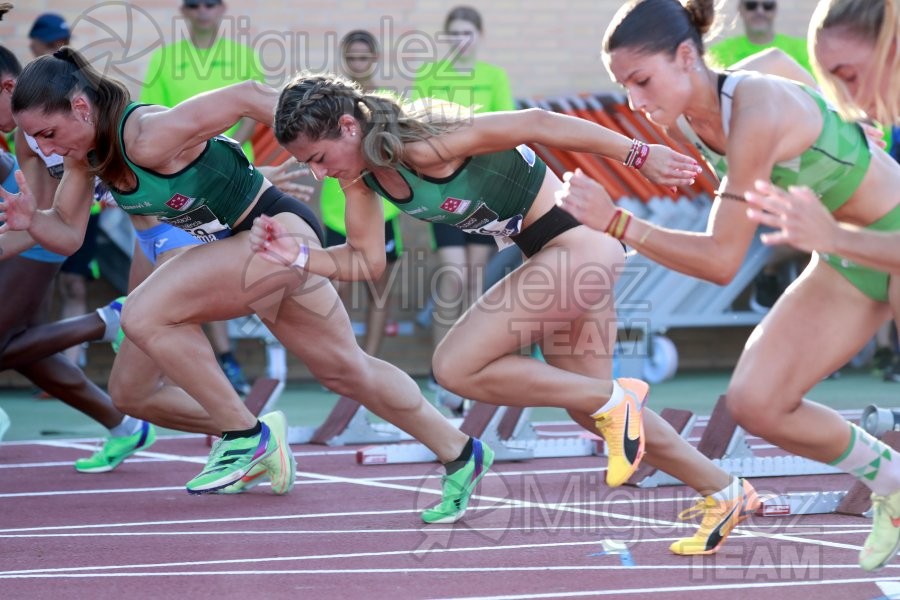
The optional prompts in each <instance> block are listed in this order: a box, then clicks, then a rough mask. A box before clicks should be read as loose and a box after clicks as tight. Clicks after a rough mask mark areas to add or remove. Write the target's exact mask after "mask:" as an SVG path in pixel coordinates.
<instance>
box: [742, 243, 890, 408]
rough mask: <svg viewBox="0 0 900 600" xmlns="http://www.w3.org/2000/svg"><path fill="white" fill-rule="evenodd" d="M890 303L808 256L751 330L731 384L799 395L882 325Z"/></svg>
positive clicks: (841, 363)
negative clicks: (869, 294)
mask: <svg viewBox="0 0 900 600" xmlns="http://www.w3.org/2000/svg"><path fill="white" fill-rule="evenodd" d="M889 313H890V310H889V306H888V304H886V303H883V302H876V301H874V300H872V299H870V298H868V297H867V296H865V295H864V294H863V293H862V292H860V291H859V290H858V289H856V288H855V287H853V286H852V285H851V284H850V283H849V282H848V281H847V280H846V279H845V278H844V277H843V276H841V275H840V274H839V273H838V272H837V271H835V270H834V269H832V268H831V267H830V266H829V265H828V264H826V263H825V262H824V261H821V260H813V262H812V263H810V266H809V267H807V269H806V270H805V271H804V272H803V274H802V275H801V276H800V278H799V279H798V280H797V281H796V282H794V284H793V285H792V286H791V287H790V288H789V289H788V291H787V292H786V293H785V294H784V295H782V297H781V298H780V299H779V300H778V302H776V304H775V306H774V307H773V309H772V310H771V311H770V312H769V313H768V314H767V315H766V317H765V319H763V321H762V322H761V323H760V324H759V325H758V326H757V327H756V329H754V331H753V333H752V334H751V336H750V339H749V340H748V341H747V345H746V347H745V349H744V352H743V354H742V355H741V358H740V360H739V361H738V365H737V367H736V368H735V372H734V376H733V378H732V386H750V387H752V388H753V389H754V390H756V391H757V392H759V393H761V394H770V395H771V397H772V398H773V401H777V398H782V397H784V398H790V397H794V398H799V397H800V396H802V395H804V394H806V393H807V392H808V391H809V390H810V389H811V388H812V387H813V386H814V385H815V384H816V383H818V382H819V381H821V380H822V379H823V378H824V377H827V376H828V375H830V374H831V373H833V372H834V371H836V370H837V369H839V368H841V367H842V366H844V365H845V364H846V363H847V361H849V360H850V358H852V357H853V356H854V355H855V354H856V353H857V351H858V350H859V348H861V347H862V346H863V345H864V344H865V343H866V342H867V341H868V340H869V339H870V338H871V337H872V336H873V335H874V334H875V331H876V330H877V329H878V327H880V326H881V324H882V323H884V321H885V319H887V318H888V316H889Z"/></svg>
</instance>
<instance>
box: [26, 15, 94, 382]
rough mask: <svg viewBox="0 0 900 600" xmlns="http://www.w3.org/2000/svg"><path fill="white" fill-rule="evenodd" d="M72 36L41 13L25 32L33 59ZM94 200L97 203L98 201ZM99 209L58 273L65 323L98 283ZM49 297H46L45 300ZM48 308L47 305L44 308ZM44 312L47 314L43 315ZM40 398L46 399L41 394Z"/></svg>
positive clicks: (76, 350) (80, 360)
mask: <svg viewBox="0 0 900 600" xmlns="http://www.w3.org/2000/svg"><path fill="white" fill-rule="evenodd" d="M71 37H72V33H71V31H70V30H69V25H68V24H67V23H66V20H65V18H64V17H63V16H62V15H59V14H56V13H49V12H48V13H44V14H42V15H40V16H39V17H38V18H37V19H35V20H34V23H33V24H32V26H31V30H30V31H29V32H28V39H29V47H30V48H31V52H32V54H34V56H35V57H38V56H44V55H45V54H51V53H53V52H56V51H57V50H59V49H60V48H62V47H63V46H66V45H68V44H69V42H70V40H71ZM95 199H97V200H99V197H96V198H95ZM100 210H101V205H100V203H99V202H95V203H94V204H93V206H92V208H91V218H90V220H89V221H88V227H87V231H85V234H84V242H83V243H82V244H81V248H79V249H78V251H77V252H75V253H74V254H73V255H72V256H69V257H68V258H67V259H66V260H65V262H64V263H63V264H62V267H61V268H60V270H59V275H58V276H57V289H58V291H59V299H60V309H59V317H60V318H61V319H68V318H71V317H78V316H81V315H83V314H86V313H87V312H88V302H87V293H88V283H89V282H91V281H94V280H95V279H98V278H99V276H100V271H99V268H98V266H97V261H96V260H95V259H96V255H97V234H98V233H99V231H100ZM49 298H50V296H48V299H49ZM47 306H49V305H47ZM44 312H47V311H44ZM86 352H87V344H81V345H78V346H73V347H72V348H69V349H68V350H66V351H65V352H63V354H64V355H65V356H66V357H67V358H68V359H69V360H71V361H72V362H74V363H76V364H80V365H82V366H83V365H84V364H85V363H86ZM41 395H46V392H44V393H43V394H41Z"/></svg>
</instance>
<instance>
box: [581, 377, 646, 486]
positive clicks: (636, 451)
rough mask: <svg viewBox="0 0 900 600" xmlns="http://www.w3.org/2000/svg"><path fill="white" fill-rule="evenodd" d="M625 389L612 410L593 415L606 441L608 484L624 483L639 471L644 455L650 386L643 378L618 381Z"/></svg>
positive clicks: (598, 429)
mask: <svg viewBox="0 0 900 600" xmlns="http://www.w3.org/2000/svg"><path fill="white" fill-rule="evenodd" d="M616 381H617V382H618V384H619V385H620V386H622V389H624V390H625V399H624V400H622V402H620V403H619V405H618V406H616V407H615V408H613V409H612V410H609V411H606V412H605V413H603V414H602V415H600V416H597V417H594V421H595V426H596V427H597V431H599V432H600V435H601V436H603V439H604V440H605V441H606V448H607V455H608V456H609V462H608V464H607V466H606V485H608V486H609V487H616V486H619V485H622V484H623V483H625V482H626V481H628V478H629V477H631V476H632V475H633V474H634V472H635V471H637V468H638V465H639V464H640V463H641V458H643V456H644V419H643V416H642V414H641V413H642V411H643V410H644V404H645V402H646V398H647V394H648V393H649V391H650V386H649V385H647V384H646V383H644V382H643V381H641V380H640V379H628V378H625V377H622V378H619V379H617V380H616Z"/></svg>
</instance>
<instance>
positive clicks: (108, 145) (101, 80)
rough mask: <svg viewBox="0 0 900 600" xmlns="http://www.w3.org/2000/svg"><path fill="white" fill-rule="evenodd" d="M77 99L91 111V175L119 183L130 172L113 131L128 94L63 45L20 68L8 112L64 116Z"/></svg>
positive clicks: (120, 86)
mask: <svg viewBox="0 0 900 600" xmlns="http://www.w3.org/2000/svg"><path fill="white" fill-rule="evenodd" d="M76 94H84V96H85V97H86V98H87V99H88V101H89V102H90V105H91V109H92V110H91V121H92V122H93V124H94V131H95V135H96V137H95V140H94V148H93V150H94V156H95V160H94V161H93V164H92V165H91V170H92V172H93V174H94V175H97V176H98V177H100V178H101V179H103V180H104V181H106V182H108V183H116V182H120V181H121V180H122V179H123V178H125V176H126V175H127V173H128V172H129V171H128V166H127V164H126V163H125V157H124V155H123V153H122V149H121V144H120V140H119V131H118V127H119V122H120V121H121V118H122V114H123V112H124V111H125V107H126V106H127V105H128V102H129V100H130V94H129V92H128V89H127V88H126V87H125V86H124V85H123V84H122V83H120V82H119V81H117V80H115V79H112V78H111V77H106V76H104V75H102V74H101V73H100V72H99V71H97V70H96V69H95V68H94V67H92V66H91V64H90V63H89V62H88V61H87V59H85V57H84V56H83V55H82V54H81V53H80V52H78V51H77V50H75V49H73V48H71V47H69V46H63V47H62V48H60V49H59V50H57V51H56V52H54V53H53V54H52V55H45V56H41V57H38V58H36V59H34V60H33V61H31V62H30V63H28V64H27V65H25V68H24V69H22V73H21V74H20V75H19V78H18V81H17V82H16V89H15V90H14V91H13V95H12V111H13V113H18V112H22V111H25V110H40V111H42V112H44V113H47V114H53V113H66V114H67V113H70V112H71V111H72V98H73V97H74V96H75V95H76Z"/></svg>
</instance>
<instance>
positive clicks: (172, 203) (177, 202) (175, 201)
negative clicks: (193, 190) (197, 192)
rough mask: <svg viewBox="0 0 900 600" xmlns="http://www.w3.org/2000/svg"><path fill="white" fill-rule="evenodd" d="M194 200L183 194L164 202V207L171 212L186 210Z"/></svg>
mask: <svg viewBox="0 0 900 600" xmlns="http://www.w3.org/2000/svg"><path fill="white" fill-rule="evenodd" d="M194 200H196V198H190V197H188V196H185V195H184V194H175V195H174V196H172V197H171V198H169V199H168V201H166V206H168V207H169V208H171V209H172V210H187V209H188V208H190V206H191V204H193V203H194Z"/></svg>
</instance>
